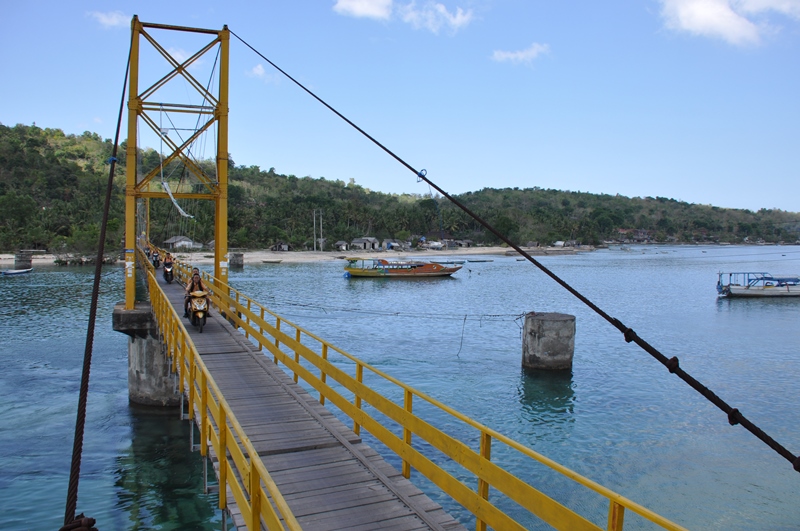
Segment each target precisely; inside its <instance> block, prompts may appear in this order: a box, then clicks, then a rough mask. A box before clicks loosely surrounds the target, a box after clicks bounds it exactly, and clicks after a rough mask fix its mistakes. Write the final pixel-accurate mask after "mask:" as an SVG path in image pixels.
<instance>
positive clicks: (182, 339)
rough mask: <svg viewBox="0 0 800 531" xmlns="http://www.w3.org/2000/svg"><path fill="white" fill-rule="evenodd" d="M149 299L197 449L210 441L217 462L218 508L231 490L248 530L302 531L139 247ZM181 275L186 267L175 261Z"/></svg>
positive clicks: (205, 447)
mask: <svg viewBox="0 0 800 531" xmlns="http://www.w3.org/2000/svg"><path fill="white" fill-rule="evenodd" d="M139 259H140V263H141V262H144V263H146V264H148V265H146V266H145V269H144V271H145V275H146V277H147V286H148V290H149V293H150V304H151V307H152V311H153V314H154V315H155V318H156V321H157V323H158V328H159V332H160V334H161V338H162V341H163V342H164V344H165V345H166V349H167V352H168V354H169V356H170V357H171V359H172V372H173V373H175V372H177V375H178V385H179V391H180V393H181V394H182V395H186V396H188V406H189V418H190V419H195V416H197V417H198V418H197V419H196V420H197V423H198V424H199V428H200V453H201V454H202V455H203V456H206V455H208V448H209V443H210V445H211V447H212V448H213V450H214V454H215V455H216V456H217V458H218V460H219V463H218V466H219V470H218V479H219V507H220V509H225V508H226V507H227V490H228V489H230V491H231V493H232V494H233V497H234V498H235V500H236V504H237V506H238V508H239V510H240V511H241V513H242V517H243V518H244V520H245V521H246V522H247V528H248V529H261V527H262V524H263V525H264V526H266V527H267V529H289V530H301V529H302V528H301V527H300V524H298V522H297V520H296V519H295V517H294V515H293V514H292V512H291V510H290V509H289V506H288V504H287V503H286V501H285V500H284V498H283V496H282V495H281V493H280V491H279V490H278V487H277V486H276V485H275V482H274V481H273V480H272V478H271V477H270V475H269V472H268V471H267V469H266V468H265V467H264V463H263V462H262V461H261V458H260V457H259V455H258V453H257V452H256V450H255V448H253V445H252V444H251V442H250V439H248V437H247V435H246V434H245V432H244V430H243V429H242V427H241V426H240V425H239V422H238V421H237V420H236V417H235V416H234V415H233V412H232V411H231V408H230V406H229V405H228V403H227V402H226V401H225V398H224V397H223V396H222V394H221V393H220V390H219V388H218V387H217V384H216V383H215V382H214V379H213V378H212V377H211V375H210V373H209V371H208V369H207V368H206V366H205V364H204V363H203V360H202V359H201V358H200V355H199V354H198V353H197V350H196V349H195V346H194V343H193V342H192V338H191V337H190V336H189V334H188V333H187V331H186V329H185V328H184V326H183V322H182V321H181V319H180V316H179V315H178V313H177V312H176V310H175V308H174V307H173V306H172V304H171V303H170V301H169V300H168V299H167V297H166V296H165V295H164V292H163V291H162V290H161V288H160V287H159V285H158V282H157V281H156V278H155V270H154V269H153V266H152V264H150V263H149V262H148V260H147V257H146V256H145V255H144V253H143V252H141V250H139ZM179 269H181V274H182V275H184V276H185V275H186V274H187V273H188V271H189V270H188V269H186V267H185V266H183V265H179Z"/></svg>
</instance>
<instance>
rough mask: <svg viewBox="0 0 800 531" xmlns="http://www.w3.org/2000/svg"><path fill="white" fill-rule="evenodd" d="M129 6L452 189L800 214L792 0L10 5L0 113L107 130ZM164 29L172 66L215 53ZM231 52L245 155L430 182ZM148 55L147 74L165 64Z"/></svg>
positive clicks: (333, 173)
mask: <svg viewBox="0 0 800 531" xmlns="http://www.w3.org/2000/svg"><path fill="white" fill-rule="evenodd" d="M133 14H137V15H138V16H139V18H140V19H141V20H143V21H145V22H156V23H162V24H173V25H181V26H191V27H200V28H211V29H219V28H221V27H222V26H223V25H224V24H227V25H228V27H229V28H230V29H231V30H233V31H234V32H235V33H236V34H238V35H239V36H240V37H241V38H242V39H244V40H245V41H247V42H248V43H249V44H251V45H252V46H253V47H254V48H256V49H257V50H259V51H260V52H261V53H262V54H264V55H265V56H266V57H267V58H269V59H270V60H271V61H273V62H274V63H276V64H277V65H278V66H280V67H281V68H282V69H284V70H285V71H286V72H287V73H289V74H290V75H292V76H293V77H295V78H296V79H297V80H298V81H300V82H301V83H303V84H304V85H306V86H307V87H308V88H309V89H310V90H312V91H314V92H315V93H316V94H317V95H318V96H319V97H320V98H322V99H323V100H325V101H326V102H328V103H329V104H330V105H331V106H333V107H334V108H336V109H337V110H339V111H340V112H341V113H342V114H344V115H345V116H347V117H348V118H349V119H351V120H352V121H353V122H355V123H356V124H357V125H359V126H360V127H362V128H363V129H364V130H365V131H366V132H368V133H369V134H371V135H372V136H373V137H375V138H376V139H377V140H378V141H380V142H381V143H383V144H384V145H385V146H387V147H388V148H389V149H391V150H392V151H394V152H395V153H396V154H397V155H398V156H400V157H402V158H403V159H405V160H406V161H407V162H408V163H409V164H410V165H412V166H413V167H415V168H417V169H423V168H424V169H426V170H427V172H428V177H429V178H430V179H431V180H433V182H435V183H437V184H438V185H439V186H441V187H442V188H443V189H445V190H446V191H448V192H449V193H462V192H467V191H476V190H480V189H481V188H485V187H492V188H501V187H520V188H529V187H535V186H538V187H541V188H555V189H560V190H573V191H584V192H592V193H606V194H621V195H625V196H629V197H634V196H642V197H644V196H653V197H655V196H662V197H670V198H674V199H679V200H683V201H687V202H690V203H702V204H713V205H717V206H722V207H731V208H749V209H752V210H757V209H760V208H779V209H783V210H789V211H793V212H798V211H800V194H798V193H797V188H798V169H800V145H798V140H800V0H636V1H633V0H628V1H623V0H610V1H606V2H598V1H596V0H594V1H575V2H564V1H553V0H550V1H543V0H456V1H451V0H441V1H439V2H428V1H424V0H422V1H421V0H416V1H410V0H409V1H406V0H400V1H393V0H316V1H311V0H299V1H294V2H288V1H284V2H275V1H273V2H253V1H251V2H239V1H230V2H224V3H223V2H208V1H205V0H195V1H192V2H184V1H173V2H153V1H149V0H146V1H138V2H124V1H114V0H107V1H102V2H101V1H96V2H90V1H77V2H61V1H59V2H55V1H31V2H2V3H0V19H1V20H3V21H4V22H5V24H4V28H3V31H2V32H0V47H1V48H2V50H3V51H4V52H3V54H0V69H1V70H0V71H2V72H3V82H2V83H0V122H2V123H3V124H4V125H14V124H17V123H24V124H31V123H34V122H35V123H36V124H37V125H39V126H41V127H54V128H61V129H63V130H64V131H65V132H67V133H77V134H79V133H82V132H83V131H86V130H89V131H94V132H97V133H98V134H100V135H101V136H103V137H104V138H113V136H114V129H115V126H116V115H117V110H118V106H119V99H120V94H121V90H122V81H123V76H124V73H125V60H126V58H127V53H128V46H129V40H130V20H131V17H132V16H133ZM154 36H155V37H156V39H157V40H159V42H160V43H162V44H164V45H165V46H166V47H167V48H168V49H169V50H170V51H171V52H172V53H174V54H175V56H176V57H180V56H182V54H186V53H189V54H191V53H194V52H195V51H196V50H197V49H199V48H200V47H201V46H202V44H204V43H205V39H200V40H196V39H195V40H192V41H191V42H190V39H189V38H188V37H186V36H185V34H177V33H176V32H162V33H158V34H156V33H154ZM231 42H232V44H231V79H230V90H231V95H230V98H231V100H230V146H229V147H230V152H231V154H232V156H233V159H234V161H235V162H236V164H237V165H248V166H250V165H257V166H260V167H261V168H262V169H264V170H266V169H269V168H270V167H274V168H275V170H276V171H277V172H279V173H285V174H293V175H297V176H298V177H304V176H311V177H314V178H318V177H325V178H326V179H339V180H342V181H344V182H349V181H350V179H354V180H355V182H356V183H357V184H360V185H361V186H364V187H365V188H369V189H371V190H375V191H381V192H387V193H404V192H407V193H417V194H425V193H428V192H429V190H428V187H427V185H425V184H424V183H419V182H417V179H416V177H415V176H414V175H413V174H412V173H411V172H409V171H408V170H407V169H406V168H404V167H403V166H401V165H400V164H399V163H397V162H396V161H395V160H394V159H392V158H391V157H389V156H388V155H386V154H385V153H384V152H383V151H381V150H380V149H379V148H377V147H376V146H374V145H373V144H372V143H371V142H369V141H368V140H367V139H365V138H364V137H363V136H361V135H360V134H359V133H357V132H356V131H354V130H353V129H352V128H350V126H348V125H347V124H346V123H344V122H343V121H341V120H340V119H339V118H337V117H336V116H335V115H333V114H332V113H331V112H330V111H328V110H327V109H325V108H324V107H323V106H322V105H320V104H319V103H318V102H316V101H315V100H313V99H312V98H311V97H310V96H308V95H307V94H306V93H304V92H303V91H302V90H300V89H299V88H298V87H296V86H295V85H294V84H293V83H291V82H290V81H289V80H287V79H286V78H284V77H282V75H281V74H279V73H278V72H277V71H275V70H274V69H273V68H272V67H271V66H270V65H269V64H268V63H266V62H265V61H264V60H263V59H261V58H260V57H258V56H257V55H255V54H254V53H253V52H251V51H250V50H249V49H247V48H246V47H245V46H244V45H243V44H242V43H241V42H239V41H237V40H236V39H235V38H232V41H231ZM144 59H147V60H148V61H150V60H152V61H151V62H150V63H147V64H146V65H145V64H144V63H143V66H142V68H143V74H144V71H145V70H148V69H151V68H152V69H153V72H155V71H157V70H158V68H160V67H161V65H162V64H163V63H158V61H157V59H156V58H154V57H150V56H147V57H145V56H143V60H144ZM157 63H158V64H157ZM212 63H213V56H211V57H209V58H208V60H207V61H206V62H205V65H204V66H205V67H206V68H208V69H209V70H210V65H211V64H212ZM201 66H203V65H200V66H198V72H197V75H198V79H201V80H202V81H208V79H203V78H202V72H201V70H202V68H201ZM165 72H166V71H164V70H161V71H160V74H159V75H161V74H163V73H165ZM153 75H155V74H153ZM143 77H145V76H144V75H143ZM153 79H155V78H153ZM140 86H141V85H140ZM177 90H178V92H180V91H184V92H187V91H186V89H185V87H184V88H178V89H177ZM187 93H188V92H187ZM123 131H124V129H123ZM123 134H124V133H123ZM140 143H142V144H145V145H148V146H150V147H154V148H156V149H160V146H159V145H158V143H159V140H158V139H157V137H153V138H145V137H143V138H141V139H140ZM198 151H199V152H198V153H197V154H198V155H200V156H207V157H212V156H213V153H214V151H213V146H212V147H207V148H206V151H205V152H201V151H200V150H198Z"/></svg>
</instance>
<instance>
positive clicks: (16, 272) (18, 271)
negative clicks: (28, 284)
mask: <svg viewBox="0 0 800 531" xmlns="http://www.w3.org/2000/svg"><path fill="white" fill-rule="evenodd" d="M31 271H33V268H32V267H29V268H28V269H4V270H3V276H6V277H10V276H12V275H24V274H26V273H30V272H31Z"/></svg>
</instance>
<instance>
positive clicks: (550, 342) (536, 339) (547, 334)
mask: <svg viewBox="0 0 800 531" xmlns="http://www.w3.org/2000/svg"><path fill="white" fill-rule="evenodd" d="M574 353H575V316H574V315H568V314H565V313H536V312H531V313H529V314H527V315H526V316H525V327H524V330H523V336H522V366H523V367H524V368H526V369H537V370H564V369H571V368H572V357H573V354H574Z"/></svg>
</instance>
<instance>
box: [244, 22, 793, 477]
mask: <svg viewBox="0 0 800 531" xmlns="http://www.w3.org/2000/svg"><path fill="white" fill-rule="evenodd" d="M231 35H233V36H234V37H236V38H237V39H239V41H241V43H242V44H244V45H245V46H247V47H248V48H250V49H251V50H252V51H253V52H254V53H255V54H256V55H258V56H259V57H261V58H262V59H263V60H265V61H266V62H268V63H269V64H270V65H272V67H273V68H275V69H276V70H278V71H279V72H280V73H281V74H283V75H284V76H286V77H287V78H289V79H290V80H291V81H292V82H294V83H295V84H296V85H297V86H298V87H300V88H301V89H303V90H304V91H305V92H307V93H308V94H309V95H310V96H311V97H313V98H314V99H315V100H317V101H318V102H320V103H321V104H322V105H324V106H325V107H327V108H328V109H329V110H330V111H331V112H333V113H334V114H336V115H337V116H338V117H339V118H341V119H342V120H344V121H345V122H347V123H348V124H350V126H352V127H353V128H354V129H355V130H357V131H358V132H359V133H361V134H362V135H364V136H365V137H367V138H368V139H369V140H371V141H372V142H373V143H374V144H375V145H376V146H378V147H379V148H381V149H382V150H383V151H385V152H386V153H387V154H388V155H389V156H391V157H392V158H394V159H395V160H396V161H397V162H399V163H400V164H402V165H403V166H405V167H406V168H408V170H410V171H411V172H413V173H414V174H415V175H416V176H417V178H418V179H420V180H423V181H425V182H426V183H427V184H428V185H429V186H432V187H433V188H434V189H436V191H438V192H439V193H440V194H442V196H444V197H446V198H447V199H448V200H450V202H452V203H453V204H454V205H456V206H457V207H458V208H460V209H461V210H462V211H464V212H465V213H466V214H467V215H469V216H470V217H471V218H472V219H474V220H475V221H477V222H478V223H480V224H481V225H482V226H483V227H485V228H486V229H487V230H489V231H490V232H491V233H492V234H494V235H495V236H497V237H498V238H499V239H500V240H501V241H503V242H505V243H506V244H507V245H508V246H509V247H511V248H512V249H514V250H515V251H517V252H518V253H519V254H520V255H522V256H524V257H525V259H527V260H528V261H529V262H530V263H532V264H533V265H535V266H536V267H538V268H539V269H540V270H541V271H542V272H543V273H544V274H546V275H547V276H549V277H550V278H551V279H553V280H554V281H555V282H556V283H557V284H559V285H560V286H561V287H563V288H564V289H566V290H567V291H568V292H570V293H571V294H572V295H574V296H575V297H576V298H577V299H578V300H580V301H581V302H583V303H584V304H585V305H586V306H588V307H589V308H591V309H592V310H594V312H595V313H596V314H598V315H599V316H601V317H602V318H603V319H605V320H606V321H608V322H609V323H610V324H611V325H612V326H614V327H615V328H616V329H617V330H619V331H620V332H622V334H623V335H624V337H625V341H626V342H628V343H631V342H633V343H636V344H637V345H638V346H639V347H641V348H642V350H644V351H645V352H647V353H648V354H650V355H651V356H653V357H654V358H655V359H656V360H658V361H659V362H660V363H661V364H662V365H664V366H665V367H666V368H667V369H668V370H669V372H670V373H673V374H675V375H677V376H678V377H679V378H680V379H681V380H683V381H684V382H686V383H687V384H689V386H691V387H692V388H693V389H694V390H696V391H697V392H698V393H700V394H701V395H702V396H703V397H705V398H706V399H707V400H709V401H710V402H711V403H712V404H714V405H715V406H717V407H718V408H719V409H721V410H722V411H723V412H725V413H726V414H727V415H728V422H729V423H730V424H731V425H735V424H741V425H742V427H744V428H745V429H746V430H747V431H749V432H750V433H752V434H753V435H755V436H756V437H757V438H758V439H760V440H761V441H762V442H764V443H766V444H767V446H769V447H770V448H772V449H773V450H775V451H776V452H777V453H778V454H779V455H781V456H782V457H784V458H785V459H787V460H788V461H789V462H790V463H792V466H793V468H794V470H796V471H797V472H800V456H796V455H794V454H793V453H792V452H790V451H789V450H787V449H786V448H785V447H784V446H782V445H781V444H780V443H778V442H777V441H775V440H774V439H773V438H772V437H770V436H769V435H767V434H766V433H765V432H764V431H763V430H761V429H760V428H759V427H758V426H756V425H755V424H753V423H752V422H750V421H749V420H748V419H747V418H746V417H745V416H744V415H742V413H741V412H740V411H739V410H738V409H736V408H733V407H731V406H730V405H729V404H728V403H727V402H725V401H724V400H722V399H721V398H720V397H718V396H717V395H716V394H715V393H714V392H712V391H711V390H710V389H709V388H708V387H706V386H704V385H703V384H701V383H700V382H698V381H697V380H696V379H695V378H693V377H692V376H691V375H690V374H688V373H687V372H686V371H684V370H683V369H681V368H680V366H679V362H678V358H677V357H672V358H667V357H666V356H665V355H663V354H662V353H661V352H659V351H658V350H657V349H656V348H655V347H653V346H652V345H650V344H649V343H647V342H646V341H645V340H643V339H642V338H640V337H639V336H638V335H637V334H636V332H634V331H633V330H632V329H631V328H628V327H627V326H625V325H624V324H623V323H622V322H621V321H620V320H619V319H616V318H614V317H611V316H610V315H608V314H607V313H606V312H604V311H603V310H602V309H601V308H600V307H598V306H597V305H596V304H594V303H593V302H592V301H590V300H589V299H588V298H587V297H585V296H584V295H582V294H581V293H580V292H579V291H578V290H576V289H575V288H573V287H572V286H570V285H569V284H568V283H567V282H566V281H564V280H562V279H561V278H560V277H559V276H558V275H556V274H555V273H553V272H552V271H550V270H549V269H548V268H547V267H545V266H544V265H543V264H542V263H540V262H539V261H537V260H536V259H534V258H533V257H532V256H531V255H529V254H528V253H526V252H525V251H523V250H522V249H521V248H520V247H519V246H518V245H516V244H515V243H513V242H512V241H511V240H509V239H508V238H507V237H506V236H505V235H503V234H501V233H500V232H499V231H498V230H497V229H495V228H494V227H492V226H491V225H490V224H489V223H487V222H486V221H484V220H483V219H482V218H481V217H480V216H478V215H477V214H475V213H474V212H473V211H472V210H470V209H469V208H467V206H466V205H464V204H463V203H461V202H460V201H459V200H458V199H456V198H454V197H453V196H451V195H450V194H448V193H447V192H445V191H444V190H442V189H441V188H440V187H439V186H437V185H436V184H435V183H433V182H432V181H431V180H430V179H428V178H427V171H426V170H424V169H423V170H419V171H418V170H417V169H416V168H414V167H413V166H411V165H410V164H408V163H407V162H406V161H405V160H403V159H402V158H400V157H399V156H397V155H396V154H395V153H393V152H392V151H391V150H390V149H388V148H387V147H386V146H384V145H383V144H381V143H380V142H378V141H377V140H376V139H374V138H373V137H372V136H370V135H369V134H368V133H366V132H365V131H364V130H363V129H361V128H360V127H358V126H357V125H356V124H354V123H353V122H351V121H350V120H349V119H347V118H346V117H345V116H344V115H342V114H341V113H340V112H339V111H337V110H336V109H334V108H333V107H331V106H330V105H328V104H327V103H326V102H325V101H323V100H322V99H321V98H320V97H319V96H317V95H316V94H314V93H313V92H311V91H310V90H309V89H307V88H306V87H305V86H303V84H301V83H300V82H299V81H297V80H296V79H294V78H293V77H292V76H290V75H289V74H287V73H286V72H284V71H283V70H282V69H281V68H280V67H278V66H277V65H276V64H275V63H273V62H272V61H270V60H269V59H267V58H266V57H264V55H263V54H261V52H259V51H258V50H256V49H255V48H253V47H252V46H251V45H250V44H248V43H247V42H245V41H244V39H242V38H241V37H239V36H238V35H237V34H236V33H235V32H233V31H231Z"/></svg>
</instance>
